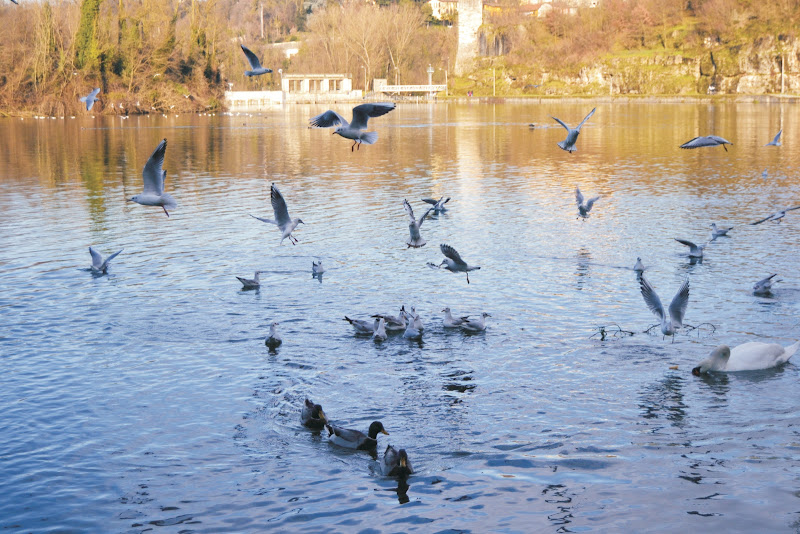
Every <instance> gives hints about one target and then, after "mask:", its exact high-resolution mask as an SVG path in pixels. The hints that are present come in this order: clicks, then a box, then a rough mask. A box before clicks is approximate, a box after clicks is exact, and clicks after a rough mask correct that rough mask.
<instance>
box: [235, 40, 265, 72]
mask: <svg viewBox="0 0 800 534" xmlns="http://www.w3.org/2000/svg"><path fill="white" fill-rule="evenodd" d="M239 46H241V47H242V52H244V55H245V56H247V62H248V63H250V68H251V69H254V70H255V69H260V68H261V62H260V61H259V60H258V56H257V55H255V54H254V53H253V51H252V50H250V49H249V48H247V47H246V46H245V45H243V44H240V45H239Z"/></svg>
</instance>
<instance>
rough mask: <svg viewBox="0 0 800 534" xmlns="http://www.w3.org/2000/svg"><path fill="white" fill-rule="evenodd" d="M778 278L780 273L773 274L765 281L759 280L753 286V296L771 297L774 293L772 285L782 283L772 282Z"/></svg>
mask: <svg viewBox="0 0 800 534" xmlns="http://www.w3.org/2000/svg"><path fill="white" fill-rule="evenodd" d="M776 276H778V273H775V274H771V275H769V276H768V277H766V278H764V279H763V280H759V281H758V282H756V283H755V285H754V286H753V294H754V295H769V294H770V293H771V292H772V284H774V283H776V282H780V280H774V281H773V280H772V279H773V278H775V277H776Z"/></svg>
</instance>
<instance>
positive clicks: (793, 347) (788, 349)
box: [783, 341, 800, 362]
mask: <svg viewBox="0 0 800 534" xmlns="http://www.w3.org/2000/svg"><path fill="white" fill-rule="evenodd" d="M797 349H800V341H798V342H796V343H795V344H794V345H789V346H788V347H786V348H785V349H784V350H785V353H786V357H785V358H784V359H783V361H784V362H788V361H789V358H791V357H792V356H793V355H794V353H795V352H797Z"/></svg>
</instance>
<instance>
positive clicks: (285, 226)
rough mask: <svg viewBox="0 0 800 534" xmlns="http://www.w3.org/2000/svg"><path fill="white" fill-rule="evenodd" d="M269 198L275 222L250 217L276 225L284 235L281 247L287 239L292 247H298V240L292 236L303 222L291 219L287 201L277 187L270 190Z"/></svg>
mask: <svg viewBox="0 0 800 534" xmlns="http://www.w3.org/2000/svg"><path fill="white" fill-rule="evenodd" d="M269 198H270V201H271V202H272V212H273V213H274V217H275V220H272V219H263V218H261V217H256V216H255V215H250V217H252V218H254V219H258V220H259V221H261V222H265V223H269V224H274V225H276V226H277V227H278V229H279V230H280V231H281V234H282V236H281V245H283V240H284V239H286V238H287V237H288V238H289V242H290V243H291V244H292V245H296V244H297V238H296V237H294V236H293V235H292V232H293V231H294V229H295V228H297V225H298V224H300V223H302V222H303V220H302V219H299V218H298V219H291V218H289V209H288V208H287V207H286V201H285V200H283V195H281V192H280V191H278V188H277V187H275V184H272V186H271V187H270V189H269ZM303 224H305V223H303Z"/></svg>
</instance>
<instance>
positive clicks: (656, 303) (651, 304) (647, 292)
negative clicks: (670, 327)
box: [639, 276, 664, 321]
mask: <svg viewBox="0 0 800 534" xmlns="http://www.w3.org/2000/svg"><path fill="white" fill-rule="evenodd" d="M639 288H640V289H641V290H642V297H643V298H644V303H645V304H647V307H648V308H650V311H651V312H653V313H654V314H655V315H656V317H658V318H659V319H661V320H662V321H663V320H664V306H663V305H662V304H661V299H660V298H658V295H657V294H656V290H655V289H653V286H651V285H650V282H648V281H647V278H645V277H644V276H641V277H640V278H639Z"/></svg>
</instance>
